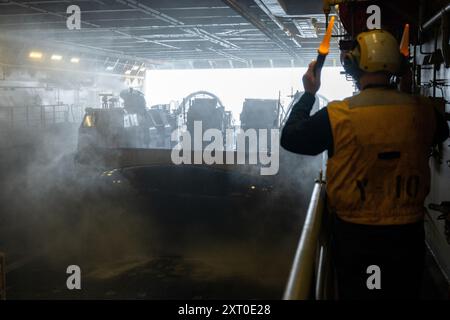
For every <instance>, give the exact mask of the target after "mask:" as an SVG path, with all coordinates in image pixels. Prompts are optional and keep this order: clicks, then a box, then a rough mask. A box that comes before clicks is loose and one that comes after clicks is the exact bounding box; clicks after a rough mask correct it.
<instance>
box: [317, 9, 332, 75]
mask: <svg viewBox="0 0 450 320" xmlns="http://www.w3.org/2000/svg"><path fill="white" fill-rule="evenodd" d="M333 26H334V16H332V17H331V19H330V23H329V24H328V28H327V31H326V32H325V36H324V37H323V40H322V43H321V44H320V46H319V49H317V52H318V55H317V61H316V65H315V66H314V74H317V72H318V71H320V70H321V69H322V67H323V64H324V62H325V58H326V57H327V55H328V53H329V52H330V40H331V33H332V32H333Z"/></svg>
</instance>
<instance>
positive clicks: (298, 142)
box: [280, 92, 333, 157]
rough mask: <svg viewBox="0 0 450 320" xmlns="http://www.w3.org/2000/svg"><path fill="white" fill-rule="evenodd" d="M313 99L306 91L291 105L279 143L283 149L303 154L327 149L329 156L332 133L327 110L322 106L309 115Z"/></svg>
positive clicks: (318, 152) (317, 152) (311, 153)
mask: <svg viewBox="0 0 450 320" xmlns="http://www.w3.org/2000/svg"><path fill="white" fill-rule="evenodd" d="M315 99H316V98H315V97H314V95H313V94H311V93H307V92H306V93H304V94H303V96H302V97H301V98H300V100H299V101H298V102H297V103H296V104H295V105H294V106H293V107H292V111H291V114H290V115H289V118H288V120H287V121H286V124H285V126H284V128H283V130H282V132H281V142H280V143H281V146H282V147H283V148H284V149H286V150H288V151H291V152H295V153H299V154H304V155H317V154H320V153H322V152H324V151H325V150H328V157H331V156H332V154H333V134H332V131H331V124H330V119H329V117H328V111H327V109H326V108H323V109H321V110H319V111H318V112H316V113H315V114H314V115H312V116H310V113H311V109H312V107H313V105H314V102H315Z"/></svg>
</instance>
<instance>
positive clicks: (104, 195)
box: [0, 158, 305, 299]
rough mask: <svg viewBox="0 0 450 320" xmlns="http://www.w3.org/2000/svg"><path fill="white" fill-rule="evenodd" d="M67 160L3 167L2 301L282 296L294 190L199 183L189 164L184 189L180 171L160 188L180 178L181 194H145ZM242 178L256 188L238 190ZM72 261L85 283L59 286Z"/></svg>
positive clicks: (294, 222)
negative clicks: (270, 191)
mask: <svg viewBox="0 0 450 320" xmlns="http://www.w3.org/2000/svg"><path fill="white" fill-rule="evenodd" d="M71 161H72V159H70V158H62V159H59V160H58V162H57V165H52V166H49V167H46V166H45V165H44V166H43V165H39V166H38V167H31V168H30V167H27V170H25V171H20V170H18V171H17V172H14V171H8V172H7V173H4V177H6V178H5V179H3V180H2V189H1V190H2V192H1V194H0V197H1V199H0V200H1V206H2V208H1V209H2V215H1V217H0V219H1V224H0V251H3V252H4V253H5V254H6V259H7V268H6V269H7V279H6V280H7V281H6V283H7V292H6V293H7V298H8V299H73V298H80V299H94V298H96V299H221V298H223V299H279V298H280V297H281V296H282V293H283V290H284V286H285V284H286V281H287V277H288V273H289V267H290V264H291V261H292V258H293V254H294V252H295V247H296V244H297V241H298V237H299V235H300V230H301V220H302V217H301V216H300V215H299V212H300V211H301V210H299V209H301V205H302V201H303V200H302V199H301V198H300V197H288V198H286V196H285V195H284V194H277V195H276V196H273V197H272V196H269V197H267V194H266V193H265V192H266V191H261V192H259V191H258V190H266V189H265V187H264V188H263V183H262V182H261V183H260V182H259V180H258V181H256V182H255V181H253V180H252V181H248V180H246V179H248V177H246V178H245V179H244V178H243V180H241V179H239V180H238V181H237V182H236V183H237V185H236V183H235V182H230V181H228V182H227V183H226V184H220V183H219V182H217V183H212V182H211V186H213V187H208V186H206V188H205V186H204V185H203V184H205V181H202V180H201V179H202V178H201V177H200V178H199V176H201V175H202V174H203V173H201V172H200V173H199V172H197V171H195V172H191V173H190V175H192V176H195V177H196V178H195V179H193V180H195V183H194V185H192V186H190V185H189V183H188V184H187V185H184V186H181V187H180V184H182V183H186V181H188V180H190V179H184V180H183V182H177V181H178V180H177V179H178V177H180V174H179V173H177V175H175V176H173V177H171V179H174V178H175V177H177V178H176V180H177V181H172V182H169V183H167V186H166V187H170V186H171V185H172V184H173V185H177V188H178V191H177V193H178V194H177V195H173V194H168V193H167V192H164V190H163V192H161V190H157V191H158V192H156V193H155V190H154V188H153V187H154V185H151V186H150V187H148V185H147V184H145V188H144V189H145V190H147V189H151V192H150V191H149V192H150V193H148V192H147V191H148V190H147V191H145V192H140V191H139V192H137V193H134V192H133V194H132V195H130V193H129V192H128V190H126V192H122V191H123V189H113V190H112V189H109V188H110V186H109V185H108V186H107V187H106V189H105V184H104V183H103V182H102V183H101V185H99V184H98V183H97V182H98V181H97V182H93V181H94V180H92V179H87V180H86V179H81V180H82V182H80V181H81V180H80V179H78V178H79V176H78V175H79V172H76V173H75V172H71V170H72V169H73V168H72V166H68V167H66V165H67V163H72V162H71ZM152 170H153V169H152ZM165 170H166V169H165ZM170 170H171V169H170ZM181 170H183V172H186V170H184V169H181ZM195 170H197V169H195ZM183 174H184V173H183ZM217 174H219V175H221V174H222V173H220V172H218V171H214V172H212V173H211V172H205V173H204V177H205V178H207V179H209V177H211V176H214V175H217ZM147 175H148V174H147ZM227 175H228V173H227ZM138 176H139V177H141V176H145V174H141V173H140V172H139V174H138ZM150 176H151V177H154V176H155V175H154V173H153V172H152V173H151V174H150ZM165 176H166V173H165V172H164V174H163V175H162V178H161V179H160V180H161V181H164V180H165V178H164V177H165ZM184 178H189V177H184ZM218 178H219V180H221V181H222V180H223V179H222V178H220V177H214V179H218ZM112 179H114V177H112ZM199 179H200V180H199ZM152 181H155V180H154V179H152ZM161 181H160V182H159V183H162V182H161ZM109 182H111V181H108V183H107V184H110V183H109ZM140 183H141V182H139V183H138V184H137V185H138V187H137V188H138V189H139V190H141V191H142V190H144V189H142V185H141V184H140ZM208 183H209V182H208ZM218 184H219V186H218ZM249 184H251V185H252V190H251V193H249V194H247V193H246V191H245V190H244V191H243V190H241V189H240V188H241V186H242V185H245V186H246V187H247V186H248V185H249ZM199 185H200V186H202V187H201V188H199V187H198V186H199ZM255 186H256V187H255ZM135 187H136V184H134V185H133V187H132V188H131V189H133V190H134V189H136V188H135ZM254 187H255V188H256V191H255V190H254V189H255V188H254ZM114 188H116V185H114ZM179 188H182V189H183V190H184V189H186V190H191V191H189V192H191V193H189V192H188V193H187V194H186V192H179V191H180V189H179ZM230 188H231V189H232V190H230ZM236 188H237V189H239V190H237V189H236ZM105 190H106V191H105ZM111 190H112V191H111ZM211 190H212V191H211ZM236 190H237V191H236ZM166 191H167V190H166ZM205 192H206V193H205ZM211 192H212V194H211ZM198 193H201V195H200V196H198ZM149 194H151V195H149ZM149 203H150V204H151V205H149ZM303 205H305V204H304V203H303ZM69 265H78V266H79V267H80V268H81V273H82V280H81V286H82V289H81V290H72V291H71V290H68V289H67V287H66V280H67V277H68V276H69V275H68V274H66V269H67V267H68V266H69Z"/></svg>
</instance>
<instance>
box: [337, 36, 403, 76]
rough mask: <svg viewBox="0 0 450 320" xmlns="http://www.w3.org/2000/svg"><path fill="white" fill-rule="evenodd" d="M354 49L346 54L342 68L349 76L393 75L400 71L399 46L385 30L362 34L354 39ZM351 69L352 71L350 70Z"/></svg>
mask: <svg viewBox="0 0 450 320" xmlns="http://www.w3.org/2000/svg"><path fill="white" fill-rule="evenodd" d="M355 44H357V45H356V47H355V48H354V49H353V50H351V51H350V52H348V53H347V54H346V57H345V58H344V67H345V68H346V69H347V68H348V69H349V70H350V71H352V72H350V73H351V74H352V73H353V74H355V73H357V72H355V71H356V70H354V69H359V70H358V71H359V72H380V71H386V72H389V73H391V74H393V75H395V74H398V73H399V72H400V70H401V64H402V57H401V54H400V49H399V44H398V42H397V40H396V39H395V38H394V36H393V35H392V34H390V33H389V32H387V31H385V30H379V29H376V30H371V31H367V32H362V33H360V34H358V36H357V37H356V43H355ZM352 69H353V70H352Z"/></svg>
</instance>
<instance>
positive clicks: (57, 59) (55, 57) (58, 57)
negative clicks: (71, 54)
mask: <svg viewBox="0 0 450 320" xmlns="http://www.w3.org/2000/svg"><path fill="white" fill-rule="evenodd" d="M50 59H52V60H53V61H61V60H62V56H60V55H59V54H53V55H52V56H51V58H50Z"/></svg>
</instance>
